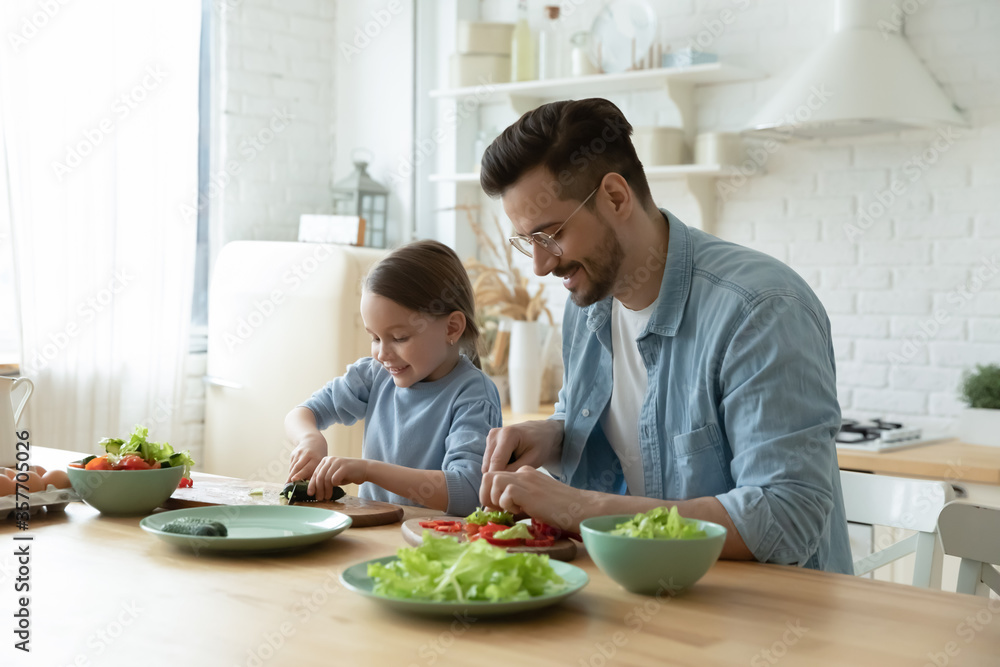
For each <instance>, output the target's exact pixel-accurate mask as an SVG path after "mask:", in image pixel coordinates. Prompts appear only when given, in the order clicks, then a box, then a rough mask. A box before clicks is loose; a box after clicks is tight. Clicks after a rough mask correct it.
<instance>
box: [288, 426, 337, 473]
mask: <svg viewBox="0 0 1000 667" xmlns="http://www.w3.org/2000/svg"><path fill="white" fill-rule="evenodd" d="M326 453H327V445H326V438H324V437H323V436H322V434H321V433H320V432H319V431H316V432H315V433H309V434H308V435H306V436H305V437H303V438H302V439H301V440H299V444H298V446H297V447H296V448H295V449H293V450H292V455H291V457H290V459H289V461H288V479H287V480H286V481H289V482H294V481H295V480H297V479H308V478H310V477H312V476H313V473H314V471H315V470H316V466H318V465H319V462H320V461H322V460H323V457H324V456H326Z"/></svg>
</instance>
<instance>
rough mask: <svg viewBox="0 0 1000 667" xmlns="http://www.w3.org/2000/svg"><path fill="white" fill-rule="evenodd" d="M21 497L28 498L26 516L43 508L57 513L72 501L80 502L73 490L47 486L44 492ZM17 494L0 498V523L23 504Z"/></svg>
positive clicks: (34, 513)
mask: <svg viewBox="0 0 1000 667" xmlns="http://www.w3.org/2000/svg"><path fill="white" fill-rule="evenodd" d="M23 496H27V498H28V514H29V515H31V516H34V515H36V514H38V512H39V511H40V510H41V509H42V508H43V507H44V508H45V509H46V511H48V512H59V511H62V510H63V509H65V508H66V505H67V504H69V503H71V502H73V501H74V500H80V496H79V495H78V494H77V492H76V491H74V490H73V489H60V488H57V487H55V486H54V485H52V484H49V485H48V487H46V489H45V490H44V491H35V492H34V493H26V494H23ZM23 496H22V498H18V497H17V494H15V493H12V494H10V495H8V496H0V521H3V520H5V519H7V518H9V517H12V516H14V511H15V510H16V509H17V507H18V505H19V504H20V503H21V502H23Z"/></svg>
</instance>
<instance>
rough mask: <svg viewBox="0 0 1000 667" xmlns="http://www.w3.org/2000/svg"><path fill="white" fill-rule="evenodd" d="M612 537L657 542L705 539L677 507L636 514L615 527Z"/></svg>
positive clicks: (702, 532) (701, 532) (654, 509)
mask: <svg viewBox="0 0 1000 667" xmlns="http://www.w3.org/2000/svg"><path fill="white" fill-rule="evenodd" d="M611 534H612V535H625V536H627V537H643V538H648V539H655V540H693V539H698V538H701V537H705V531H703V530H699V529H698V527H697V526H696V525H695V524H694V522H691V521H688V520H687V519H684V518H683V517H682V516H681V515H680V513H679V512H678V511H677V506H676V505H675V506H674V507H671V508H670V509H669V510H668V509H667V508H666V507H654V508H653V509H651V510H649V511H648V512H646V513H645V514H636V515H635V516H634V517H632V518H631V519H629V520H628V521H623V522H622V523H620V524H618V525H617V526H615V528H614V530H612V531H611Z"/></svg>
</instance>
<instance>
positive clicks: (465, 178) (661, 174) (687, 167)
mask: <svg viewBox="0 0 1000 667" xmlns="http://www.w3.org/2000/svg"><path fill="white" fill-rule="evenodd" d="M730 169H732V167H723V166H722V165H719V164H672V165H667V166H661V167H645V168H644V170H645V172H646V179H647V180H651V181H653V180H661V179H670V178H683V177H685V176H712V177H715V176H723V175H725V174H727V173H729V170H730ZM429 180H430V182H431V183H475V184H476V185H478V184H479V174H473V173H468V174H431V175H430V177H429Z"/></svg>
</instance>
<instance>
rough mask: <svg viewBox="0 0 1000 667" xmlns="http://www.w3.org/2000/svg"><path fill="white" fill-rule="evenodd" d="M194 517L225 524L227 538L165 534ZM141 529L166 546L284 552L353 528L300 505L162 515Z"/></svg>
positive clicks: (338, 516) (343, 518)
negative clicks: (167, 528)
mask: <svg viewBox="0 0 1000 667" xmlns="http://www.w3.org/2000/svg"><path fill="white" fill-rule="evenodd" d="M185 516H194V517H199V518H202V519H211V520H213V521H219V522H221V523H223V524H225V526H226V529H227V530H228V532H229V535H228V536H227V537H201V536H195V535H178V534H177V533H165V532H163V530H161V528H163V526H164V525H165V524H166V523H167V522H169V521H173V520H174V519H179V518H181V517H185ZM139 525H140V526H142V529H143V530H145V531H147V532H149V533H152V534H153V535H156V536H157V537H158V538H160V539H161V540H163V541H165V542H170V543H171V544H175V545H177V546H179V547H183V548H186V549H190V550H192V551H194V552H195V553H196V554H197V553H200V552H202V551H244V552H245V551H281V550H284V549H295V548H298V547H304V546H306V545H309V544H316V543H317V542H322V541H324V540H328V539H330V538H331V537H333V536H334V535H337V534H339V533H342V532H344V531H345V530H347V529H348V528H349V527H350V526H351V517H349V516H347V515H346V514H342V513H340V512H333V511H331V510H326V509H322V508H319V507H302V506H301V505H219V506H214V507H192V508H189V509H183V510H173V511H170V512H159V513H157V514H152V515H150V516H147V517H146V518H145V519H143V520H142V521H140V522H139Z"/></svg>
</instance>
